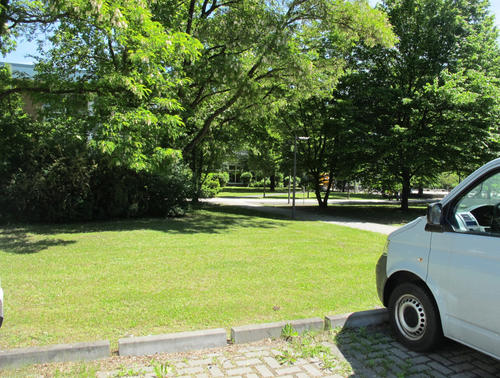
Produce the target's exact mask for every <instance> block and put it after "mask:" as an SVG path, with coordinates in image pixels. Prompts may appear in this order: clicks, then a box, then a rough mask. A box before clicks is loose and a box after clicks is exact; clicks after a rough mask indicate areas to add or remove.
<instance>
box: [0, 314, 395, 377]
mask: <svg viewBox="0 0 500 378" xmlns="http://www.w3.org/2000/svg"><path fill="white" fill-rule="evenodd" d="M388 318H389V315H388V312H387V310H386V309H375V310H368V311H361V312H354V313H348V314H343V315H329V316H326V317H325V319H324V320H323V319H321V318H310V319H298V320H291V321H281V322H276V323H266V324H256V325H247V326H240V327H233V328H231V339H232V341H233V342H234V343H235V344H242V343H248V342H253V341H259V340H263V339H268V338H279V337H280V336H281V331H282V330H283V328H284V327H285V325H286V324H290V325H291V326H292V327H293V328H294V329H295V330H296V331H297V332H298V333H304V332H306V331H323V330H328V329H333V328H336V327H352V328H356V327H367V326H371V325H378V324H382V323H384V322H386V321H387V320H388ZM226 336H227V334H226V330H225V329H223V328H217V329H212V330H204V331H193V332H180V333H173V334H164V335H156V336H142V337H129V338H123V339H120V340H118V346H119V355H121V356H126V355H129V356H133V355H136V356H138V355H148V354H155V353H174V352H187V351H192V350H199V349H205V348H216V347H224V346H227V344H228V343H227V338H226ZM110 355H111V351H110V342H109V341H107V340H104V341H96V342H91V343H77V344H60V345H53V346H46V347H34V348H21V349H13V350H7V351H0V369H4V368H17V367H22V366H25V365H29V364H40V363H50V362H69V361H90V360H97V359H101V358H106V357H109V356H110Z"/></svg>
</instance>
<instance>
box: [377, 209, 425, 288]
mask: <svg viewBox="0 0 500 378" xmlns="http://www.w3.org/2000/svg"><path fill="white" fill-rule="evenodd" d="M424 228H425V217H420V218H417V219H415V220H414V221H412V222H411V223H408V224H407V225H405V226H403V227H402V228H400V229H398V230H396V231H394V232H393V233H391V234H390V235H389V237H388V239H389V246H388V253H387V277H391V276H392V275H393V274H394V273H396V272H400V271H408V272H411V273H413V274H415V275H417V276H418V277H420V278H421V279H422V280H423V281H425V279H426V277H427V265H428V260H429V245H430V239H431V234H430V233H428V232H426V231H425V230H424Z"/></svg>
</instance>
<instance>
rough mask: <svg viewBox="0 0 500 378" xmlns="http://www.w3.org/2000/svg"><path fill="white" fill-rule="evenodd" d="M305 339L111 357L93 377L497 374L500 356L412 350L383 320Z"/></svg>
mask: <svg viewBox="0 0 500 378" xmlns="http://www.w3.org/2000/svg"><path fill="white" fill-rule="evenodd" d="M312 340H313V341H311V339H305V341H307V342H297V341H296V342H286V341H284V340H266V341H262V342H257V343H251V344H243V345H232V346H228V347H224V348H219V349H211V350H206V351H199V352H190V353H180V354H175V355H173V354H171V355H168V354H157V355H155V356H148V357H140V358H135V359H133V358H124V357H114V362H115V363H116V364H117V365H116V366H120V368H115V369H110V370H106V369H104V370H101V369H100V371H99V372H98V374H97V377H99V378H108V377H116V376H141V377H155V376H160V375H159V374H158V373H160V372H161V373H163V374H164V376H169V377H179V376H182V377H193V378H207V377H247V378H256V377H297V378H306V377H350V376H359V377H498V376H499V375H500V361H497V360H495V359H493V358H491V357H488V356H486V355H484V354H482V353H480V352H476V351H474V350H472V349H470V348H468V347H466V346H463V345H461V344H458V343H455V342H452V341H447V342H445V343H444V345H443V346H441V347H440V348H439V349H438V350H436V351H435V352H434V353H416V352H412V351H410V350H408V349H406V348H405V347H403V346H402V345H401V344H399V343H398V342H396V341H394V339H392V338H391V336H390V334H389V330H388V326H387V325H384V326H379V327H369V328H365V329H346V330H342V331H340V333H338V334H330V333H325V334H321V335H319V336H316V337H315V338H314V339H312ZM315 351H316V352H315Z"/></svg>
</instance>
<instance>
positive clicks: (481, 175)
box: [377, 158, 500, 359]
mask: <svg viewBox="0 0 500 378" xmlns="http://www.w3.org/2000/svg"><path fill="white" fill-rule="evenodd" d="M440 203H441V209H442V212H441V221H440V224H441V226H442V228H440V227H437V229H438V231H439V232H436V230H437V229H436V228H434V229H432V228H428V230H427V231H426V229H425V227H426V225H427V221H426V219H425V218H424V217H421V218H418V219H416V220H414V221H412V222H410V223H409V224H407V225H406V226H403V227H401V228H400V229H398V230H396V231H394V232H393V233H391V234H390V235H389V236H388V244H387V267H386V272H385V273H386V274H383V273H379V272H377V275H378V276H381V278H384V275H385V276H386V277H388V278H389V280H390V277H391V276H392V275H394V274H396V273H398V272H403V271H404V272H410V273H412V274H414V275H416V276H418V277H420V278H421V279H422V281H423V282H425V284H426V285H427V287H428V288H429V290H430V292H431V294H432V296H433V298H434V300H435V302H436V304H437V308H438V311H439V316H440V318H441V323H442V329H443V334H444V336H447V337H449V338H451V339H453V340H456V341H459V342H461V343H463V344H465V345H468V346H470V347H472V348H475V349H477V350H479V351H481V352H484V353H486V354H488V355H490V356H493V357H495V358H497V359H500V158H499V159H495V160H492V161H491V162H489V163H487V164H485V165H484V166H482V167H481V168H479V169H477V170H476V171H475V172H473V173H472V174H471V175H470V176H468V177H467V178H466V179H465V180H463V181H462V182H461V183H460V184H459V185H457V186H456V187H455V188H454V189H453V190H452V191H451V192H450V193H449V194H448V195H447V196H446V197H445V198H443V200H441V201H440ZM476 203H477V205H476ZM460 220H461V222H460ZM438 226H439V225H438ZM378 270H380V267H379V268H378ZM377 281H379V279H378V278H377ZM381 282H382V281H381ZM383 282H385V281H383ZM384 290H385V288H384Z"/></svg>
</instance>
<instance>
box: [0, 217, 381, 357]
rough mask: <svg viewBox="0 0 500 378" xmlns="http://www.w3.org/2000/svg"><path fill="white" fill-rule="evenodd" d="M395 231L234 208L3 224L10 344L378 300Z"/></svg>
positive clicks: (4, 333) (236, 320)
mask: <svg viewBox="0 0 500 378" xmlns="http://www.w3.org/2000/svg"><path fill="white" fill-rule="evenodd" d="M384 240H385V236H384V235H381V234H376V233H371V232H365V231H360V230H355V229H350V228H345V227H339V226H335V225H331V224H325V223H323V222H298V221H289V220H284V219H278V218H270V217H268V216H266V215H263V214H260V213H256V212H251V211H249V210H242V209H237V208H231V207H221V208H219V207H205V208H201V209H198V210H196V211H193V212H192V213H190V214H189V215H187V216H185V217H183V218H176V219H144V220H127V221H114V222H105V223H85V224H73V225H50V226H49V225H44V226H39V225H38V226H34V225H30V226H22V227H4V228H2V229H0V261H1V263H0V277H1V279H2V287H3V289H4V294H5V302H6V304H5V311H4V312H5V321H4V324H3V327H2V328H1V329H0V349H6V348H15V347H25V346H32V345H45V344H55V343H69V342H79V341H92V340H100V339H109V340H111V342H112V345H114V346H115V347H116V342H117V340H118V338H120V337H124V336H127V335H136V336H140V335H148V334H160V333H165V332H174V331H188V330H195V329H206V328H212V327H225V328H227V329H228V328H229V327H231V326H237V325H243V324H251V323H259V322H270V321H277V320H284V319H296V318H305V317H312V316H320V317H321V316H324V315H326V314H335V313H344V312H349V311H356V310H363V309H369V308H373V307H374V306H378V305H380V303H379V301H378V298H377V295H376V289H375V274H374V269H375V263H376V261H377V259H378V257H379V255H380V253H381V251H382V247H383V243H384Z"/></svg>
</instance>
